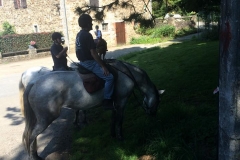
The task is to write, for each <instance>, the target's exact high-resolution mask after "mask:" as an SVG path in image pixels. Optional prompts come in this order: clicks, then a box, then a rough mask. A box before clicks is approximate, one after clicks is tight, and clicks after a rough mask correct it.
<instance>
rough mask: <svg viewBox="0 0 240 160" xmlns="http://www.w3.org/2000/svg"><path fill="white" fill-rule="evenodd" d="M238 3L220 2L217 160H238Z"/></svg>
mask: <svg viewBox="0 0 240 160" xmlns="http://www.w3.org/2000/svg"><path fill="white" fill-rule="evenodd" d="M239 8H240V1H239V0H221V22H220V26H221V27H220V66H219V68H220V71H219V147H218V159H219V160H237V159H240V9H239Z"/></svg>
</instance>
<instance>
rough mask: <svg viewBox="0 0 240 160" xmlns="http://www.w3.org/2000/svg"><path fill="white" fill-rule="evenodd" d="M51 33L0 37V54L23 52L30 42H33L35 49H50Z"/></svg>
mask: <svg viewBox="0 0 240 160" xmlns="http://www.w3.org/2000/svg"><path fill="white" fill-rule="evenodd" d="M51 35H52V32H42V33H33V34H11V35H5V36H1V37H0V52H2V53H9V52H17V51H25V50H27V49H28V46H29V45H30V42H31V41H35V42H36V44H35V46H36V48H37V49H45V48H50V47H51V45H52V38H51Z"/></svg>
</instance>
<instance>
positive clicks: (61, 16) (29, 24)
mask: <svg viewBox="0 0 240 160" xmlns="http://www.w3.org/2000/svg"><path fill="white" fill-rule="evenodd" d="M111 2H112V0H99V4H100V6H102V5H106V4H109V3H111ZM145 2H146V3H147V2H148V0H145ZM84 3H89V0H86V1H75V0H38V1H36V0H27V8H19V9H15V8H14V1H13V0H6V1H3V6H2V7H0V15H1V19H0V24H2V23H3V22H5V21H7V22H9V23H10V24H11V25H13V26H15V29H16V32H17V33H18V34H23V33H34V32H51V31H61V32H63V33H64V36H65V39H66V44H68V45H69V51H70V52H75V38H76V34H77V33H78V32H79V30H80V28H79V26H78V15H77V14H76V13H75V12H74V11H75V9H76V7H78V6H82V5H83V4H84ZM133 5H134V6H136V9H137V11H139V12H141V13H143V15H144V16H146V17H149V16H150V14H149V13H148V12H146V10H144V3H143V1H138V0H134V2H133ZM148 7H149V9H150V11H151V3H149V4H148ZM130 13H131V10H129V9H117V10H110V11H108V12H107V14H106V17H105V18H104V22H101V23H97V22H95V21H94V22H93V28H94V26H95V25H96V24H98V25H99V27H100V30H102V23H108V31H103V32H102V34H103V38H104V39H106V41H107V43H108V45H109V46H116V45H117V43H116V31H115V23H116V22H122V19H123V17H124V16H128V15H129V14H130ZM0 30H2V26H0ZM91 33H92V35H93V37H95V35H94V34H93V31H91ZM125 35H126V36H125V37H126V43H129V42H130V40H131V38H132V37H133V36H137V34H136V33H135V31H134V29H133V23H125Z"/></svg>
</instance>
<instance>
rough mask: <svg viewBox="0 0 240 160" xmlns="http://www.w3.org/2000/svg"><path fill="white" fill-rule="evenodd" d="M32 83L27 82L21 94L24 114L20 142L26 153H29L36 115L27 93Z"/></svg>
mask: <svg viewBox="0 0 240 160" xmlns="http://www.w3.org/2000/svg"><path fill="white" fill-rule="evenodd" d="M32 86H33V84H29V85H27V87H26V90H25V92H24V94H23V102H24V116H25V129H24V132H23V136H22V142H23V145H24V146H25V148H26V150H27V152H28V153H30V137H31V135H32V130H33V128H34V126H35V123H36V116H35V114H34V112H33V110H32V108H31V106H30V103H29V100H28V95H29V92H30V90H31V88H32Z"/></svg>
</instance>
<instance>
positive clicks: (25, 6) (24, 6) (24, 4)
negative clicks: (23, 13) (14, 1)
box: [21, 0, 27, 8]
mask: <svg viewBox="0 0 240 160" xmlns="http://www.w3.org/2000/svg"><path fill="white" fill-rule="evenodd" d="M21 4H22V7H23V8H27V1H26V0H22V1H21Z"/></svg>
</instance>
